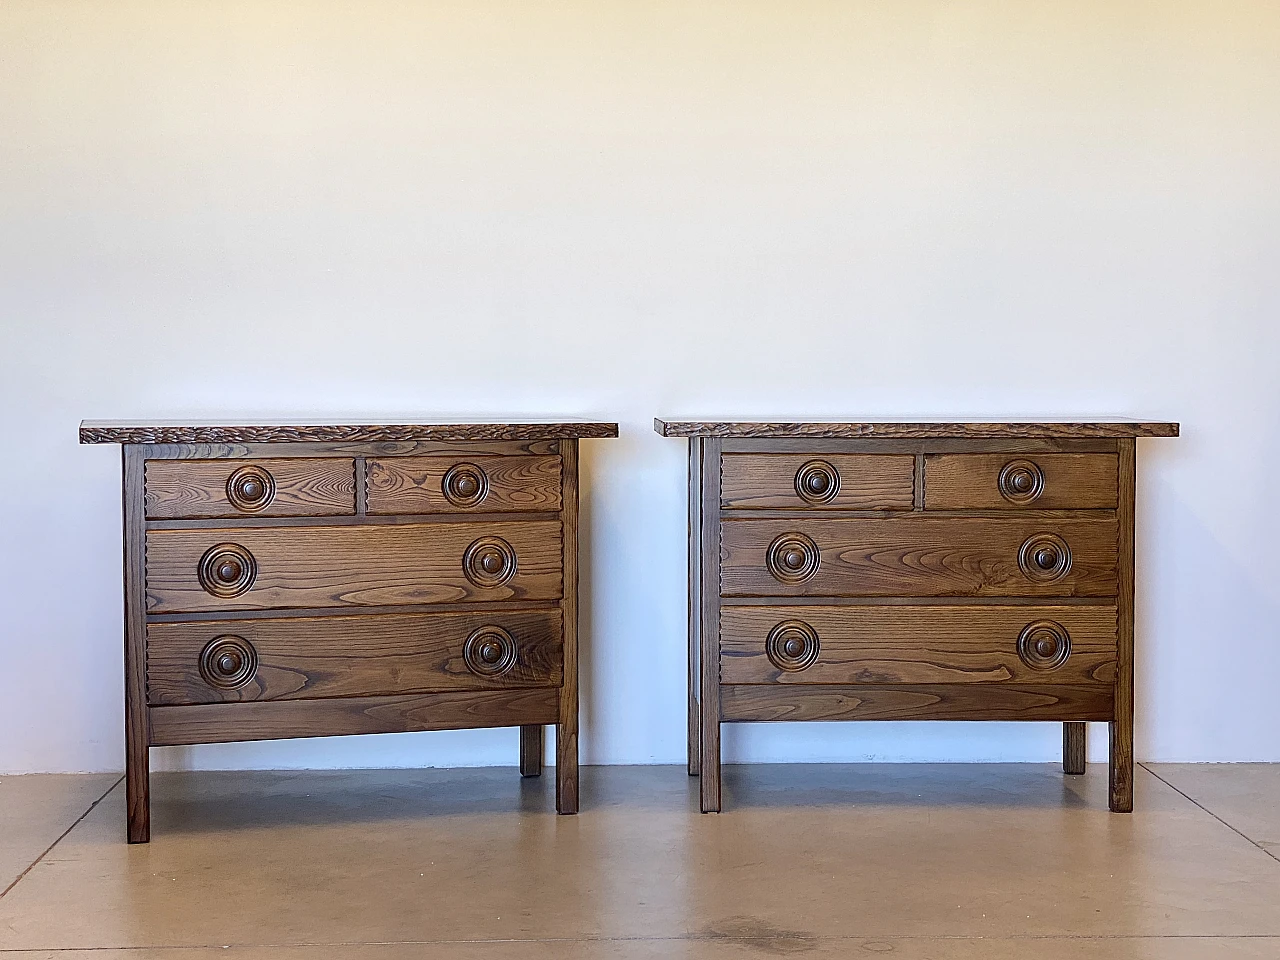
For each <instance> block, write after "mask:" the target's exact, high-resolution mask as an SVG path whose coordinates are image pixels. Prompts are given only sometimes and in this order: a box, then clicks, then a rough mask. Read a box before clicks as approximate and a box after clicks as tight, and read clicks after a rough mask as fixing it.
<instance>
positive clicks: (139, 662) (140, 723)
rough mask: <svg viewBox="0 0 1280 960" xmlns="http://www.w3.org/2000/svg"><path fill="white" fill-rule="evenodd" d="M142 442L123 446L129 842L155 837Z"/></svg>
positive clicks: (126, 788) (125, 688)
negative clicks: (145, 580) (148, 703)
mask: <svg viewBox="0 0 1280 960" xmlns="http://www.w3.org/2000/svg"><path fill="white" fill-rule="evenodd" d="M143 458H144V452H143V450H142V449H141V448H140V447H135V446H130V445H126V446H124V447H123V448H122V449H121V456H120V460H121V468H122V484H121V490H122V494H123V509H122V516H123V518H124V748H125V750H124V752H125V814H126V820H127V826H126V835H127V838H128V841H129V843H147V842H148V841H149V840H150V839H151V761H150V752H149V751H148V749H147V745H148V744H149V743H150V742H151V728H150V722H149V718H148V714H147V608H146V597H145V595H144V593H143V577H144V573H143V568H144V564H145V560H146V556H145V541H144V536H145V532H144V529H145V523H144V520H143V513H144V508H143V463H144V459H143Z"/></svg>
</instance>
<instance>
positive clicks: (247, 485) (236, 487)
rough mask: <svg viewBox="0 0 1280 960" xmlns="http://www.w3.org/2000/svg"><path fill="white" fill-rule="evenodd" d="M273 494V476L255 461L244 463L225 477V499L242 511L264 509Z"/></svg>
mask: <svg viewBox="0 0 1280 960" xmlns="http://www.w3.org/2000/svg"><path fill="white" fill-rule="evenodd" d="M275 496H276V480H275V477H273V476H271V471H269V470H267V469H266V468H265V467H261V466H259V465H258V464H256V463H249V464H245V465H244V466H243V467H240V469H238V470H236V471H235V472H234V473H233V474H231V476H230V477H228V478H227V500H228V501H229V502H230V504H231V505H232V506H233V507H235V508H236V509H237V510H239V511H241V512H242V513H257V512H258V511H260V510H265V509H266V508H267V507H269V506H270V505H271V501H272V500H274V499H275Z"/></svg>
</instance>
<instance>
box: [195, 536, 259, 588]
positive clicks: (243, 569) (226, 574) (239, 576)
mask: <svg viewBox="0 0 1280 960" xmlns="http://www.w3.org/2000/svg"><path fill="white" fill-rule="evenodd" d="M257 576H258V562H257V561H256V560H254V559H253V554H252V553H250V552H249V551H248V550H247V549H245V548H244V547H242V546H240V544H238V543H219V544H216V545H214V546H212V547H210V548H209V549H208V550H206V551H205V553H204V556H203V557H201V558H200V565H199V566H198V567H197V568H196V578H197V579H198V580H199V581H200V586H201V587H203V588H204V591H205V593H209V594H212V595H213V596H215V597H238V596H240V594H242V593H244V592H245V591H247V590H248V589H249V588H250V587H252V586H253V581H254V580H255V579H257Z"/></svg>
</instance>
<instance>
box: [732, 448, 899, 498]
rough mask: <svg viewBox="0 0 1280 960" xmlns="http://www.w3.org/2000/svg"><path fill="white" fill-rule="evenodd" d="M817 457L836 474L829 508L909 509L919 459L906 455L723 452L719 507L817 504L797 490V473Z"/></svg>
mask: <svg viewBox="0 0 1280 960" xmlns="http://www.w3.org/2000/svg"><path fill="white" fill-rule="evenodd" d="M815 459H818V460H821V461H822V462H823V463H825V464H829V465H830V467H831V468H832V469H833V470H834V471H835V474H836V475H837V476H838V478H839V481H838V489H837V492H836V493H835V495H834V496H832V497H831V498H830V499H828V500H825V501H823V502H822V503H821V506H822V507H824V508H828V509H858V510H910V509H911V508H912V506H913V505H914V504H913V484H914V477H915V459H914V458H913V457H910V456H904V455H891V456H878V455H874V454H834V455H830V456H825V457H821V458H815V457H813V456H808V455H805V454H759V455H752V454H725V455H724V456H723V457H722V458H721V462H720V469H721V477H720V506H721V508H722V509H724V510H743V509H757V510H759V509H796V510H800V509H806V510H811V509H813V508H814V506H815V503H814V502H813V501H811V500H805V499H803V498H802V497H801V495H800V494H799V493H797V491H796V476H797V473H799V472H800V471H801V469H802V468H803V467H804V466H805V465H806V464H808V463H811V462H812V461H814V460H815Z"/></svg>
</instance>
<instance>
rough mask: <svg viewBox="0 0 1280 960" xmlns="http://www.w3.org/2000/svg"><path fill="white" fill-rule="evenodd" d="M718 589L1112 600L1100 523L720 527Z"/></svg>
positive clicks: (904, 520) (1110, 532) (909, 521)
mask: <svg viewBox="0 0 1280 960" xmlns="http://www.w3.org/2000/svg"><path fill="white" fill-rule="evenodd" d="M721 531H722V544H721V565H720V590H721V593H722V595H724V596H726V597H734V596H762V597H769V596H815V597H822V596H829V597H876V596H882V597H953V596H954V597H966V596H1013V597H1024V596H1025V597H1073V596H1074V597H1112V596H1115V595H1116V593H1117V587H1118V584H1117V577H1116V566H1117V537H1118V528H1117V526H1116V522H1115V520H1113V519H1110V518H1108V517H1098V518H1079V519H1077V518H1072V519H1066V520H1064V519H1052V520H1048V519H1046V520H1040V519H1038V518H1035V517H1019V518H1012V517H1011V518H1008V519H1006V518H990V519H988V518H981V519H978V518H973V519H971V518H958V517H924V516H921V515H918V514H917V515H913V516H909V517H891V518H886V519H879V518H876V519H868V518H849V519H843V520H827V519H823V520H799V518H797V521H792V520H725V521H723V522H722V523H721Z"/></svg>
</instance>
